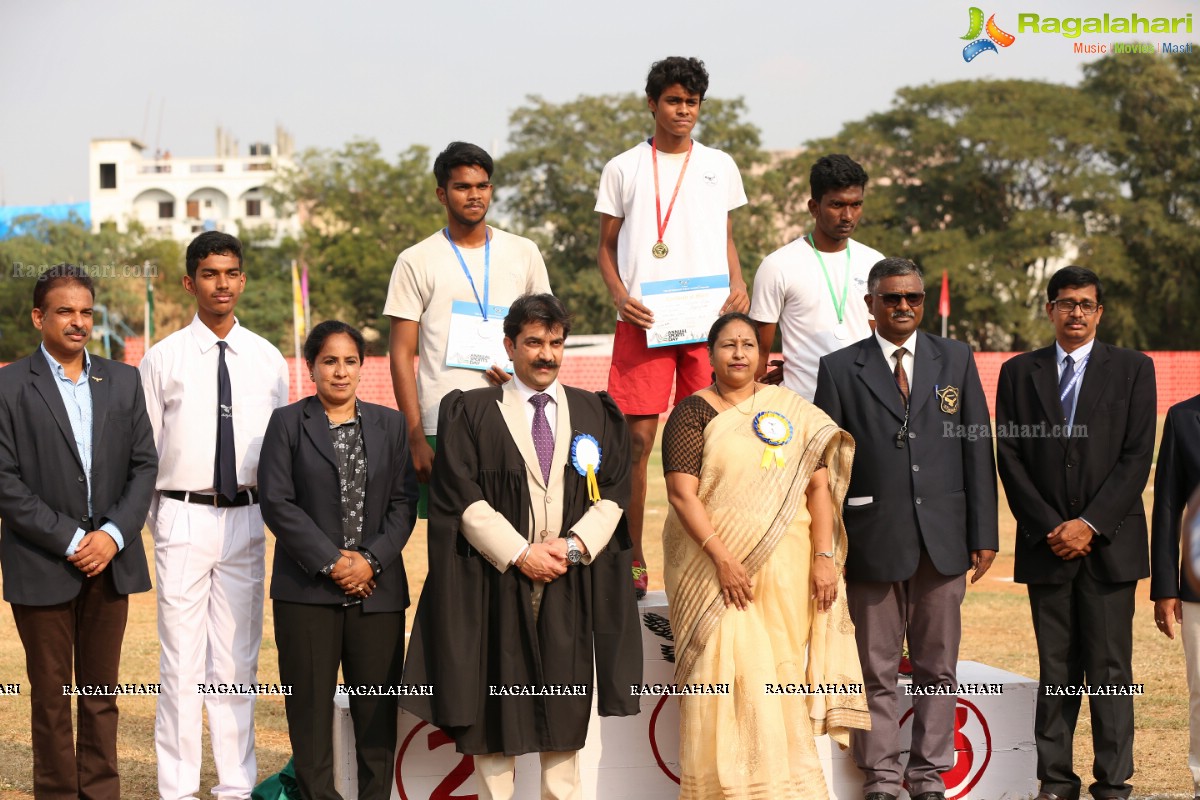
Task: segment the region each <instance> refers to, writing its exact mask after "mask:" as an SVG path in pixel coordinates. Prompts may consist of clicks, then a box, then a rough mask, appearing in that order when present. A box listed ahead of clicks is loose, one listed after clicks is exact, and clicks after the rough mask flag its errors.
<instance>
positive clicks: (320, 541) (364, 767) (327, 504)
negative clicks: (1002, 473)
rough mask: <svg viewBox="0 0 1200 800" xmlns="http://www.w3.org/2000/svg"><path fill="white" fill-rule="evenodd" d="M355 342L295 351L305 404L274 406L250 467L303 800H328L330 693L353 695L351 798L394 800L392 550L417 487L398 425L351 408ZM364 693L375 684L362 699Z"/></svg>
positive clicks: (400, 605) (398, 609)
mask: <svg viewBox="0 0 1200 800" xmlns="http://www.w3.org/2000/svg"><path fill="white" fill-rule="evenodd" d="M363 350H364V346H363V337H362V334H361V333H359V332H358V331H357V330H356V329H354V328H353V327H351V326H350V325H347V324H346V323H344V322H336V321H329V322H322V323H321V324H320V325H317V326H316V327H315V328H313V331H312V333H311V334H309V337H308V340H307V341H306V342H305V343H304V359H305V361H307V362H308V368H309V373H310V374H309V377H310V378H311V379H312V380H313V381H314V383H315V384H316V388H317V394H316V396H315V397H307V398H305V399H303V400H300V401H299V402H297V403H292V404H291V405H289V406H286V407H284V408H280V409H277V410H276V411H275V413H274V414H273V415H272V416H271V422H270V424H269V425H268V426H267V433H266V436H265V438H264V439H263V445H262V456H261V459H260V461H259V467H258V483H259V489H260V491H261V495H262V496H261V502H262V513H263V519H264V520H265V521H266V523H267V525H268V526H269V527H270V529H271V532H272V533H274V534H275V537H276V546H275V564H274V567H273V572H272V577H271V600H272V603H273V608H274V614H275V640H276V644H277V645H278V647H279V680H280V683H281V684H283V685H290V686H291V687H292V694H291V695H290V696H288V697H287V698H286V700H285V709H286V711H287V720H288V734H289V736H290V738H291V743H292V753H293V757H294V760H295V768H296V778H297V780H298V782H299V784H300V790H301V793H302V794H303V796H304V797H305V798H313V799H314V800H316V799H318V798H319V799H320V800H326V799H327V798H328V799H329V800H337V798H340V797H341V796H340V795H339V794H338V792H337V790H336V789H334V785H333V696H334V692H335V689H336V684H337V672H338V665H339V664H340V665H341V667H342V671H343V675H344V677H345V681H346V686H347V688H348V690H350V715H351V717H352V719H353V721H354V737H355V742H356V745H357V747H356V750H357V756H358V796H359V797H360V798H362V800H371V799H372V798H387V797H390V796H391V788H392V770H393V755H394V753H395V749H396V702H395V697H394V695H391V694H388V693H387V692H386V688H384V687H391V686H395V685H398V684H399V683H400V677H401V667H402V664H403V657H404V609H405V608H407V607H408V581H407V578H406V577H405V574H404V559H403V558H402V556H401V550H402V549H403V548H404V544H405V542H406V541H408V537H409V534H411V533H412V528H413V523H414V521H415V519H416V500H417V485H416V478H415V475H414V473H413V469H412V460H411V459H410V457H409V452H408V440H407V426H406V425H405V421H404V415H403V414H401V413H400V412H398V411H394V410H392V409H390V408H385V407H384V406H380V405H375V404H373V403H364V402H362V401H360V400H358V398H357V396H356V393H357V389H358V380H359V374H360V371H361V369H362V361H363ZM373 687H381V688H379V689H375V691H371V689H372V688H373Z"/></svg>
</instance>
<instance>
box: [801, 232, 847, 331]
mask: <svg viewBox="0 0 1200 800" xmlns="http://www.w3.org/2000/svg"><path fill="white" fill-rule="evenodd" d="M808 243H809V244H811V245H812V249H813V252H814V253H816V254H817V263H819V264H820V265H821V272H824V273H825V285H826V286H827V287H829V299H830V300H832V301H833V311H834V313H835V314H837V318H838V325H841V324H842V317H843V315H844V314H845V313H846V295H847V293H848V292H849V291H850V241H849V240H848V239H847V240H846V277H845V278H844V279H843V280H842V302H840V303H839V302H838V298H837V293H836V292H834V291H833V281H831V280H830V279H829V270H828V269H826V268H825V259H823V258H821V251H820V250H818V249H817V243H816V242H815V241H813V235H812V234H811V233H810V234H809V235H808Z"/></svg>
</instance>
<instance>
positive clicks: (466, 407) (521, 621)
mask: <svg viewBox="0 0 1200 800" xmlns="http://www.w3.org/2000/svg"><path fill="white" fill-rule="evenodd" d="M570 325H571V323H570V317H569V316H568V315H567V311H566V309H565V308H563V305H562V303H561V302H560V301H559V300H557V299H556V298H555V297H553V296H552V295H548V294H536V295H523V296H521V297H519V298H517V299H516V300H515V301H514V302H513V304H512V306H510V308H509V311H508V316H506V317H505V319H504V337H505V338H504V343H505V347H506V349H507V351H508V355H509V357H510V358H511V359H512V362H513V372H514V380H512V381H509V382H508V383H506V384H504V386H502V387H501V386H495V387H491V388H486V389H474V390H472V391H469V392H461V391H457V390H456V391H452V392H451V393H450V394H448V395H446V397H445V398H444V399H443V400H442V406H441V413H440V415H439V417H438V431H439V433H438V437H439V439H438V442H439V444H438V452H437V455H436V456H435V458H434V461H433V476H432V480H431V483H430V491H429V496H430V502H431V506H430V510H429V577H428V579H427V580H426V582H425V588H424V590H423V592H422V595H421V602H420V606H419V607H418V608H417V615H416V624H415V625H414V627H413V633H412V638H411V640H410V642H409V650H408V657H407V659H406V661H405V665H404V682H405V683H406V684H415V685H424V684H430V685H432V687H433V694H432V696H419V697H401V699H400V705H401V706H402V707H404V708H407V709H409V710H410V711H412V712H413V713H414V714H416V715H418V716H420V717H421V718H422V719H425V720H428V721H430V722H432V723H434V724H435V725H437V726H439V727H441V728H443V729H444V730H446V731H447V732H448V733H449V734H450V736H452V737H453V738H454V740H455V745H456V747H457V748H458V751H459V752H460V753H468V754H471V755H473V756H475V771H476V775H477V777H478V791H479V797H480V798H481V800H508V799H509V798H511V797H512V796H513V791H514V785H513V776H514V758H513V756H515V755H520V754H522V753H534V752H536V753H539V754H540V758H541V766H542V793H541V796H542V797H543V798H559V799H560V800H578V798H580V797H582V789H581V784H580V775H579V759H578V751H579V750H580V749H581V748H582V747H583V744H584V739H585V738H586V736H587V730H588V723H589V721H590V719H591V711H592V691H593V683H595V685H596V686H598V687H599V698H598V701H597V708H598V711H599V713H600V714H602V715H606V716H607V715H611V716H627V715H631V714H636V713H637V712H638V702H637V701H638V698H637V697H635V696H633V695H632V694H631V693H630V691H629V687H630V686H632V685H634V684H638V683H640V682H641V675H642V647H641V631H640V628H639V625H638V618H637V605H636V601H635V599H634V596H633V591H632V590H633V586H632V583H633V581H632V578H631V577H630V576H631V573H630V569H631V566H630V565H631V563H632V561H633V555H632V547H633V544H632V542H631V540H630V537H629V532H628V530H627V528H626V524H625V512H624V507H625V506H626V505H627V504H628V501H629V474H630V464H631V461H630V455H629V432H628V429H627V428H626V426H625V418H624V416H623V415H622V414H621V411H620V409H619V408H617V405H616V403H614V402H613V401H612V398H610V397H609V396H608V395H607V394H604V393H603V392H600V393H592V392H585V391H583V390H581V389H575V388H573V387H570V386H563V385H562V384H560V383H559V382H558V369H559V366H560V365H561V363H562V355H563V343H564V341H565V340H566V337H567V334H568V333H570V329H571V328H570ZM589 475H590V476H592V477H591V478H589ZM576 687H578V688H576Z"/></svg>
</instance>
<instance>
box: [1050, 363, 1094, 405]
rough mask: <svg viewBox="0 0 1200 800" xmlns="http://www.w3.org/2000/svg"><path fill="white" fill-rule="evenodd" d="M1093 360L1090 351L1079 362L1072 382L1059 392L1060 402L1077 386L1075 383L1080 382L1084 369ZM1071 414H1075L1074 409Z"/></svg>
mask: <svg viewBox="0 0 1200 800" xmlns="http://www.w3.org/2000/svg"><path fill="white" fill-rule="evenodd" d="M1091 360H1092V354H1091V353H1088V354H1087V357H1086V358H1084V359H1083V361H1080V362H1079V366H1078V367H1076V368H1075V373H1074V374H1073V375H1072V376H1071V382H1070V383H1068V384H1067V388H1066V389H1063V390H1062V391H1061V392H1059V395H1058V402H1060V403H1061V402H1062V401H1063V400H1066V399H1067V395H1069V394H1070V393H1071V390H1072V389H1074V388H1075V384H1077V383H1079V380H1080V378H1082V377H1083V371H1084V370H1086V369H1087V363H1088V362H1089V361H1091ZM1063 361H1066V359H1065V358H1064V359H1063ZM1071 416H1072V417H1074V416H1075V412H1074V411H1073V410H1072V412H1071Z"/></svg>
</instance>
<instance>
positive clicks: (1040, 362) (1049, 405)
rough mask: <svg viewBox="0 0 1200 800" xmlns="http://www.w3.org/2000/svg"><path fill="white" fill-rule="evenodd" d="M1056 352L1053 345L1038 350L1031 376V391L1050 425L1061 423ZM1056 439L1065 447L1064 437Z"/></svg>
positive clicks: (1065, 440)
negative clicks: (1032, 390) (1033, 392)
mask: <svg viewBox="0 0 1200 800" xmlns="http://www.w3.org/2000/svg"><path fill="white" fill-rule="evenodd" d="M1057 352H1058V351H1057V350H1055V349H1054V345H1050V346H1049V347H1046V348H1042V349H1041V350H1038V351H1037V352H1036V353H1035V354H1034V355H1035V358H1034V362H1033V369H1032V375H1031V377H1032V379H1033V389H1034V391H1035V392H1036V393H1037V396H1038V400H1040V401H1041V403H1042V410H1043V411H1045V412H1046V419H1048V420H1050V421H1051V424H1060V423H1062V422H1063V413H1062V403H1061V402H1059V399H1058V364H1056V363H1055V359H1056V355H1057ZM1056 438H1057V439H1058V442H1059V444H1061V445H1063V446H1064V447H1065V446H1066V445H1067V439H1066V437H1063V436H1058V437H1056Z"/></svg>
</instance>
